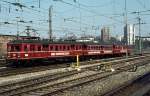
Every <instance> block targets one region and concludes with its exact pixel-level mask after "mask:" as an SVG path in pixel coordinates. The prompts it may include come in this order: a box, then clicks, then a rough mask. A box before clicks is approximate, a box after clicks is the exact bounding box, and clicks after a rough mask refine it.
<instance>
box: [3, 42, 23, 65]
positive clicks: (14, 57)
mask: <svg viewBox="0 0 150 96" xmlns="http://www.w3.org/2000/svg"><path fill="white" fill-rule="evenodd" d="M6 61H7V64H8V65H18V64H20V63H21V61H22V60H21V44H11V43H8V44H7V58H6Z"/></svg>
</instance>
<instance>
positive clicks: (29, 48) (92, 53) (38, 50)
mask: <svg viewBox="0 0 150 96" xmlns="http://www.w3.org/2000/svg"><path fill="white" fill-rule="evenodd" d="M7 50H8V52H7V61H8V63H12V64H28V63H29V62H34V61H41V60H44V59H50V60H56V59H63V60H66V59H69V60H71V59H73V58H75V57H76V55H79V56H80V57H81V58H82V57H84V58H92V57H103V56H107V57H108V56H109V57H112V56H122V55H125V54H126V53H128V54H130V52H131V49H130V48H129V47H127V46H124V45H101V44H98V43H83V42H80V43H79V42H52V41H46V40H15V41H12V42H9V43H8V44H7Z"/></svg>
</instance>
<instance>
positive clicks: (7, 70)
mask: <svg viewBox="0 0 150 96" xmlns="http://www.w3.org/2000/svg"><path fill="white" fill-rule="evenodd" d="M132 58H141V57H138V56H129V59H128V60H132ZM118 59H120V62H125V61H127V60H126V59H125V57H117V58H110V59H100V60H93V61H83V62H80V64H81V65H87V64H95V63H101V62H109V61H114V60H118ZM121 60H122V61H121ZM70 65H71V64H70V63H64V64H52V65H45V66H33V67H21V68H12V67H1V68H0V77H6V76H12V75H18V74H25V73H32V72H40V71H44V70H51V69H56V68H65V67H68V66H70Z"/></svg>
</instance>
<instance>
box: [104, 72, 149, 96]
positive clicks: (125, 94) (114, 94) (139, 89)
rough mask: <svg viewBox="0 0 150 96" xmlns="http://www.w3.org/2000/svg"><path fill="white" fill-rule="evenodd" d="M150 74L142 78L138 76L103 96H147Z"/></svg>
mask: <svg viewBox="0 0 150 96" xmlns="http://www.w3.org/2000/svg"><path fill="white" fill-rule="evenodd" d="M149 89H150V72H148V73H146V74H145V75H143V76H138V77H137V78H134V79H133V80H130V81H128V82H126V83H125V84H124V85H121V86H119V87H118V88H115V89H113V90H111V91H110V92H108V93H106V94H103V96H149V95H148V94H149V93H148V91H149Z"/></svg>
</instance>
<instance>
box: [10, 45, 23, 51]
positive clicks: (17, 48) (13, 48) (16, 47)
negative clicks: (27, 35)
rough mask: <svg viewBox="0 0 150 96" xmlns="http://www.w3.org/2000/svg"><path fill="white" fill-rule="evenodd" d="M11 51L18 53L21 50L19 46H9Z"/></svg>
mask: <svg viewBox="0 0 150 96" xmlns="http://www.w3.org/2000/svg"><path fill="white" fill-rule="evenodd" d="M11 51H15V52H18V51H21V48H20V46H19V45H13V46H11Z"/></svg>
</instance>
